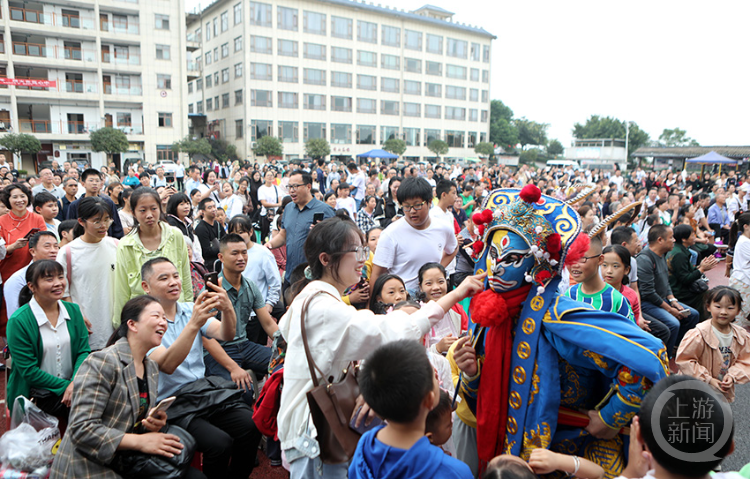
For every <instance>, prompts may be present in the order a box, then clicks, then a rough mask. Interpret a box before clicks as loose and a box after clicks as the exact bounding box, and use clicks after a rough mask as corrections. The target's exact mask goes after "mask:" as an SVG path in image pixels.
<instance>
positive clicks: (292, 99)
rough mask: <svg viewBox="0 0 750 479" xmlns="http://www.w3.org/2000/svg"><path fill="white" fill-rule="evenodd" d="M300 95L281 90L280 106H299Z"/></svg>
mask: <svg viewBox="0 0 750 479" xmlns="http://www.w3.org/2000/svg"><path fill="white" fill-rule="evenodd" d="M298 97H299V95H298V94H297V93H294V92H287V91H280V92H279V104H278V105H279V108H295V109H296V108H297V102H298Z"/></svg>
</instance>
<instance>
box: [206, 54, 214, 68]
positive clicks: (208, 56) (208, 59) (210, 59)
mask: <svg viewBox="0 0 750 479" xmlns="http://www.w3.org/2000/svg"><path fill="white" fill-rule="evenodd" d="M212 61H213V60H212V56H211V52H208V53H206V66H209V65H210V64H211V62H212Z"/></svg>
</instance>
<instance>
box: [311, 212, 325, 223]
mask: <svg viewBox="0 0 750 479" xmlns="http://www.w3.org/2000/svg"><path fill="white" fill-rule="evenodd" d="M321 221H323V213H315V214H314V215H313V222H312V224H314V225H316V224H318V223H320V222H321Z"/></svg>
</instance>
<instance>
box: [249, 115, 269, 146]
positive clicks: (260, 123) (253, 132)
mask: <svg viewBox="0 0 750 479" xmlns="http://www.w3.org/2000/svg"><path fill="white" fill-rule="evenodd" d="M272 134H273V122H272V121H269V120H250V139H251V140H252V141H255V140H257V139H259V138H263V137H264V136H271V135H272Z"/></svg>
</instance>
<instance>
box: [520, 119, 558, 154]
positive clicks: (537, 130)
mask: <svg viewBox="0 0 750 479" xmlns="http://www.w3.org/2000/svg"><path fill="white" fill-rule="evenodd" d="M513 124H514V125H515V127H516V128H517V129H518V142H519V143H520V144H521V146H522V147H523V146H526V145H546V144H547V128H549V124H547V123H537V122H536V121H531V120H527V119H526V118H525V117H523V118H518V119H516V120H514V121H513Z"/></svg>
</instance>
